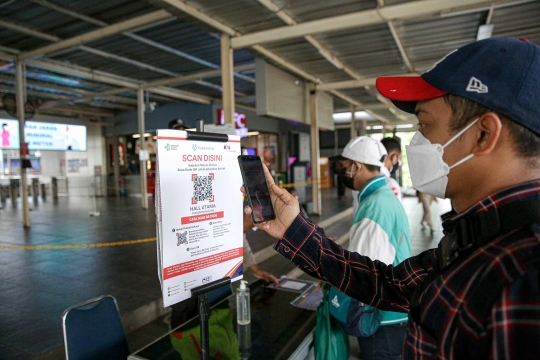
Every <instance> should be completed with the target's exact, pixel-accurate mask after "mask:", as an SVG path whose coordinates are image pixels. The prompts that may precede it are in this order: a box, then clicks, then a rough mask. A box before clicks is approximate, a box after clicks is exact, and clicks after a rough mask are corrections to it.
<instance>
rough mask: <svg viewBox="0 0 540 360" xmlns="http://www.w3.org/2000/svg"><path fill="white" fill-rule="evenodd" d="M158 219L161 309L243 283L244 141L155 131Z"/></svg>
mask: <svg viewBox="0 0 540 360" xmlns="http://www.w3.org/2000/svg"><path fill="white" fill-rule="evenodd" d="M156 148H157V186H156V212H157V213H156V215H157V239H158V266H159V269H158V271H159V277H160V280H161V286H162V293H163V304H164V306H170V305H172V304H175V303H177V302H179V301H182V300H185V299H187V298H190V297H191V289H192V288H194V287H197V286H201V285H204V284H207V283H209V282H211V281H215V280H218V279H220V278H224V277H227V276H229V277H231V281H235V280H238V279H241V278H242V266H241V265H242V261H243V238H242V229H243V228H242V221H243V215H242V195H241V193H240V190H239V189H240V186H241V185H242V177H241V175H240V169H239V166H238V160H237V157H238V155H240V138H239V137H238V136H235V135H228V141H227V142H213V141H192V140H188V138H187V133H186V132H185V131H180V130H158V131H157V144H156Z"/></svg>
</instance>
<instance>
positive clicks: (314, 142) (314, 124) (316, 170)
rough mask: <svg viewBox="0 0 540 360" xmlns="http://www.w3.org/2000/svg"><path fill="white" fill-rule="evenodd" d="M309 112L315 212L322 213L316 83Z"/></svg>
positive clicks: (311, 91) (312, 88) (310, 96)
mask: <svg viewBox="0 0 540 360" xmlns="http://www.w3.org/2000/svg"><path fill="white" fill-rule="evenodd" d="M309 114H310V117H311V122H310V123H311V127H310V137H311V179H312V186H311V191H312V199H313V212H314V213H315V214H317V215H321V210H322V204H321V161H320V158H321V156H320V152H319V111H318V102H317V91H316V90H315V85H314V84H312V85H311V86H310V92H309Z"/></svg>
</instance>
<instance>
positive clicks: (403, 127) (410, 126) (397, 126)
mask: <svg viewBox="0 0 540 360" xmlns="http://www.w3.org/2000/svg"><path fill="white" fill-rule="evenodd" d="M413 127H414V124H403V125H396V128H397V129H410V128H413Z"/></svg>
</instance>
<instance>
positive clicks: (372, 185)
mask: <svg viewBox="0 0 540 360" xmlns="http://www.w3.org/2000/svg"><path fill="white" fill-rule="evenodd" d="M385 184H386V180H385V178H384V175H378V176H375V177H374V178H373V179H371V180H369V181H368V182H367V183H366V184H365V185H364V186H362V188H361V189H360V192H359V194H358V201H362V200H364V199H365V198H367V197H368V196H369V195H371V194H372V193H373V192H374V191H375V190H377V189H379V188H380V187H382V186H384V185H385Z"/></svg>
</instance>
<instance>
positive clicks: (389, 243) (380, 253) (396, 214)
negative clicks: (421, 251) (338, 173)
mask: <svg viewBox="0 0 540 360" xmlns="http://www.w3.org/2000/svg"><path fill="white" fill-rule="evenodd" d="M358 201H359V203H360V206H359V207H358V211H357V212H356V215H355V218H354V222H353V225H352V227H351V229H350V231H349V239H350V240H349V250H350V251H354V252H357V253H359V254H361V255H364V256H368V257H369V258H370V259H372V260H379V261H381V262H383V263H385V264H392V265H394V266H395V265H398V264H399V263H401V262H402V261H403V260H405V259H407V258H409V257H410V256H411V235H410V231H409V221H408V219H407V214H405V210H404V209H403V205H402V204H401V202H400V201H399V200H398V198H397V197H396V195H394V192H393V191H392V190H391V189H390V188H389V187H388V185H386V179H385V177H384V175H380V176H377V177H375V178H373V179H371V180H370V181H368V183H367V184H366V185H364V186H363V187H362V189H360V192H359V193H358ZM403 321H407V314H404V313H396V312H392V311H385V312H384V315H383V318H382V322H381V325H392V324H396V323H400V322H403Z"/></svg>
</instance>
